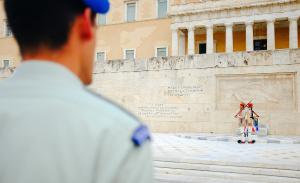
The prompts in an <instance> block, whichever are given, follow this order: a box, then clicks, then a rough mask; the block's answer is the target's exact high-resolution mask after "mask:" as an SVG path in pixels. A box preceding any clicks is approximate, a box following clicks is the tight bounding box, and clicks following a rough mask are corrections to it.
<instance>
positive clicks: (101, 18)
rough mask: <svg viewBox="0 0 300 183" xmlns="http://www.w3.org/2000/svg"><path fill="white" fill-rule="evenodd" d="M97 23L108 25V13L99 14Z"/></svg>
mask: <svg viewBox="0 0 300 183" xmlns="http://www.w3.org/2000/svg"><path fill="white" fill-rule="evenodd" d="M97 24H98V25H106V15H103V14H101V15H98V18H97Z"/></svg>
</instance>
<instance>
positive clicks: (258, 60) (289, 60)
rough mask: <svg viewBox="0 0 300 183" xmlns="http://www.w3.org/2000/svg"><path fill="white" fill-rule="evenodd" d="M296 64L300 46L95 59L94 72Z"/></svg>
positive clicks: (299, 61)
mask: <svg viewBox="0 0 300 183" xmlns="http://www.w3.org/2000/svg"><path fill="white" fill-rule="evenodd" d="M291 64H300V49H283V50H275V51H253V52H234V53H229V54H226V53H215V54H205V55H189V56H179V57H162V58H156V57H153V58H149V59H140V60H108V61H106V62H96V63H95V70H94V74H99V73H114V72H141V71H159V70H179V69H206V68H232V67H250V66H272V65H291Z"/></svg>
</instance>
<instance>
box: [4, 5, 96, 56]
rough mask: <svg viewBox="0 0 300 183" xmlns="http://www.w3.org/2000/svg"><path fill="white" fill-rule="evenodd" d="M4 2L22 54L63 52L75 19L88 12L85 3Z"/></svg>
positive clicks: (9, 22)
mask: <svg viewBox="0 0 300 183" xmlns="http://www.w3.org/2000/svg"><path fill="white" fill-rule="evenodd" d="M4 1H5V3H4V6H5V11H6V15H7V20H8V24H9V26H10V28H11V29H12V32H13V34H14V36H15V38H16V40H17V42H18V44H19V46H20V51H21V53H22V54H23V53H25V52H34V51H35V50H36V49H37V48H38V47H39V46H45V47H47V48H50V49H59V48H61V47H62V46H63V45H64V44H65V43H66V42H67V40H68V37H69V36H68V35H69V32H70V30H71V27H72V25H73V22H74V20H75V18H76V16H78V15H80V14H82V13H83V12H84V9H85V8H86V6H85V4H84V2H83V0H4ZM92 18H93V19H94V18H95V14H93V17H92Z"/></svg>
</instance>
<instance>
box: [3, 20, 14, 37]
mask: <svg viewBox="0 0 300 183" xmlns="http://www.w3.org/2000/svg"><path fill="white" fill-rule="evenodd" d="M3 24H4V25H3V36H4V37H12V36H13V33H12V30H11V28H10V27H9V26H8V21H7V20H6V19H4V22H3Z"/></svg>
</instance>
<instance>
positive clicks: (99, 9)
mask: <svg viewBox="0 0 300 183" xmlns="http://www.w3.org/2000/svg"><path fill="white" fill-rule="evenodd" d="M83 1H84V3H85V4H86V5H87V6H88V7H89V8H91V9H92V11H93V12H95V13H100V14H106V13H107V12H108V11H109V7H110V3H109V0H83Z"/></svg>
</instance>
